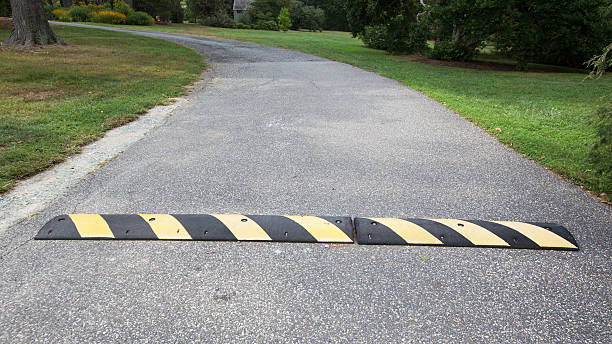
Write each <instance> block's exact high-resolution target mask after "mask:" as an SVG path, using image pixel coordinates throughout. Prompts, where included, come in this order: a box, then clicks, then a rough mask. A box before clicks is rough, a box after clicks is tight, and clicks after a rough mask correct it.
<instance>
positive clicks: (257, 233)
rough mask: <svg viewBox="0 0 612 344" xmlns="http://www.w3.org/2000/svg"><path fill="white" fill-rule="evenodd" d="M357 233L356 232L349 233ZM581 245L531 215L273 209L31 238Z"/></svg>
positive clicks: (60, 221)
mask: <svg viewBox="0 0 612 344" xmlns="http://www.w3.org/2000/svg"><path fill="white" fill-rule="evenodd" d="M354 232H355V233H356V236H355V235H354V234H353V233H354ZM355 238H356V241H357V243H359V244H363V245H368V244H369V245H439V246H467V247H502V248H526V249H557V250H578V244H577V243H576V240H575V239H574V237H573V236H572V234H571V233H570V232H569V231H568V230H567V229H565V227H563V226H560V225H557V224H550V223H536V222H513V221H477V220H469V221H468V220H454V219H399V218H375V217H371V218H355V219H354V220H353V219H352V218H350V217H330V216H274V215H241V214H229V215H221V214H211V215H171V214H133V215H100V214H70V215H61V216H57V217H55V218H54V219H52V220H51V221H49V222H47V223H46V224H45V225H44V226H43V228H42V229H41V230H40V231H39V232H38V234H37V235H36V237H35V239H40V240H63V239H115V240H209V241H237V240H239V241H281V242H283V241H284V242H315V243H316V242H328V243H352V242H353V240H354V239H355Z"/></svg>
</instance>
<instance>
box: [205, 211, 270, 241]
mask: <svg viewBox="0 0 612 344" xmlns="http://www.w3.org/2000/svg"><path fill="white" fill-rule="evenodd" d="M211 216H214V217H216V218H217V219H218V220H219V221H221V222H223V224H224V225H225V227H227V228H228V229H229V230H230V231H231V232H232V234H234V236H235V237H236V239H238V240H252V241H270V240H272V239H271V238H270V236H269V235H268V233H266V232H265V231H264V230H263V229H262V228H261V227H259V225H258V224H257V223H256V222H255V221H253V220H251V219H250V218H247V217H246V216H244V215H238V214H230V215H220V214H211ZM245 220H246V221H245Z"/></svg>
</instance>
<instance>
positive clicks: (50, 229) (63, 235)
mask: <svg viewBox="0 0 612 344" xmlns="http://www.w3.org/2000/svg"><path fill="white" fill-rule="evenodd" d="M34 239H37V240H63V239H81V235H80V234H79V231H78V230H77V228H76V226H75V225H74V222H72V220H71V219H70V216H68V215H59V216H56V217H54V218H53V219H51V220H49V222H47V223H45V225H44V226H43V228H41V229H40V231H38V234H36V236H35V237H34Z"/></svg>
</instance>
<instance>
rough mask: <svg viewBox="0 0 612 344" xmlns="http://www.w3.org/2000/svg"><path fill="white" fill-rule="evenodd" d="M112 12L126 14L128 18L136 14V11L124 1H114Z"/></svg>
mask: <svg viewBox="0 0 612 344" xmlns="http://www.w3.org/2000/svg"><path fill="white" fill-rule="evenodd" d="M112 10H113V11H115V12H119V13H122V14H124V15H125V16H126V17H129V16H130V14H132V13H134V10H133V9H132V8H131V7H130V6H129V5H128V4H126V3H125V1H123V0H114V1H113V8H112Z"/></svg>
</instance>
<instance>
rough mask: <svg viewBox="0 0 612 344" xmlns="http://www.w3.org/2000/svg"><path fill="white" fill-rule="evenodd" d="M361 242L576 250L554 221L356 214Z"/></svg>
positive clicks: (566, 231) (572, 240) (357, 234)
mask: <svg viewBox="0 0 612 344" xmlns="http://www.w3.org/2000/svg"><path fill="white" fill-rule="evenodd" d="M353 222H354V224H355V230H356V238H355V239H356V241H357V243H358V244H362V245H438V246H458V247H497V248H521V249H541V250H542V249H545V250H546V249H547V250H567V251H577V250H579V247H578V243H577V242H576V239H574V237H573V235H572V234H571V233H570V232H569V231H568V230H567V229H566V228H565V227H563V226H561V225H558V224H554V223H539V222H516V221H480V220H460V219H401V218H377V217H370V218H365V217H357V218H355V219H354V220H353Z"/></svg>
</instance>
